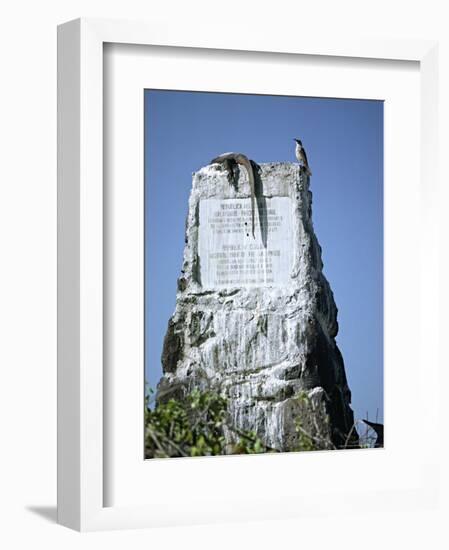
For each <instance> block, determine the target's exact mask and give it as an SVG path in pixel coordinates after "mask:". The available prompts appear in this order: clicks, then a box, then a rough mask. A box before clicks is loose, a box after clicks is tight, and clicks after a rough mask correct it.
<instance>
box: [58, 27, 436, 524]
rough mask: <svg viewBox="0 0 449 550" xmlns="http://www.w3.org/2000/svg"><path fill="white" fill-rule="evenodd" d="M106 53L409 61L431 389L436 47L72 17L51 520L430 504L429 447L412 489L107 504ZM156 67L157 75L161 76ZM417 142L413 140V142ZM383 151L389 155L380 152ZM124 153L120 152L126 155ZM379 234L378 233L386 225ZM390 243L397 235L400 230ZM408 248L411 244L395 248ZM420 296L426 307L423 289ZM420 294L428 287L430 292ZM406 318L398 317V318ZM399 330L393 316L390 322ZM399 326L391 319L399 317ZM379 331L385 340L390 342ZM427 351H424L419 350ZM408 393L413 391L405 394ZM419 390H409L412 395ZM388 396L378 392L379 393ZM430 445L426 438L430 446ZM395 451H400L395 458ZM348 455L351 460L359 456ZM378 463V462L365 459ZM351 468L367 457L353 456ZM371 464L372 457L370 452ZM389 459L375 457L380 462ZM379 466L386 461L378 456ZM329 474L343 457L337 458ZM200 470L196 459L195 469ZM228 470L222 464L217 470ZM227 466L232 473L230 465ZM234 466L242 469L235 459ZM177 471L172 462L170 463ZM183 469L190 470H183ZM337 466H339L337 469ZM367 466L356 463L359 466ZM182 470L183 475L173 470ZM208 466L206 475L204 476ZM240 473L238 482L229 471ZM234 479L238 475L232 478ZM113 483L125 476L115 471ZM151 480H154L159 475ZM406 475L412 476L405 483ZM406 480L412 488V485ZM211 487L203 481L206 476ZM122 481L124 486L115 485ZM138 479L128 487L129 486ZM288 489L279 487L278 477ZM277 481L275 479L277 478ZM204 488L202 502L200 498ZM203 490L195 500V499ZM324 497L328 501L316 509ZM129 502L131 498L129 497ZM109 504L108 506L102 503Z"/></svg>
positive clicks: (64, 32)
mask: <svg viewBox="0 0 449 550" xmlns="http://www.w3.org/2000/svg"><path fill="white" fill-rule="evenodd" d="M105 44H129V45H141V46H145V45H148V46H159V47H161V48H165V49H167V51H171V52H172V55H173V56H174V57H176V54H175V48H186V49H191V48H195V49H198V48H200V49H204V51H217V50H220V51H223V52H227V53H228V54H229V55H230V56H231V57H232V56H238V55H239V54H240V53H241V52H259V53H260V55H261V56H263V55H265V56H269V57H270V59H271V60H272V61H273V60H274V61H275V60H276V59H277V57H276V56H285V55H291V56H304V55H310V56H321V57H323V56H326V59H327V58H328V57H327V56H330V57H329V58H328V59H329V62H330V63H331V62H332V59H335V58H344V59H346V60H348V61H350V60H353V59H354V58H358V59H359V61H358V62H359V63H362V62H363V61H362V60H365V61H366V62H368V60H376V59H379V60H392V61H408V62H415V63H417V64H419V67H418V66H417V70H418V71H419V86H420V113H419V121H420V127H419V126H417V125H414V126H413V128H412V130H411V133H413V132H414V133H415V134H416V132H418V133H419V136H418V137H419V142H420V159H421V162H420V173H419V177H418V178H417V182H418V183H419V188H418V187H416V188H413V192H415V191H416V192H417V193H418V194H419V193H421V196H418V195H417V196H416V197H415V199H416V200H415V203H414V205H415V206H414V207H415V208H416V209H417V210H416V211H413V213H414V214H416V213H417V212H418V213H419V214H420V215H421V216H422V218H421V219H422V222H423V223H422V227H421V232H420V234H419V238H420V239H421V242H422V243H426V248H424V247H423V248H422V250H421V252H422V254H421V255H420V256H419V265H420V270H419V284H420V285H421V286H420V304H419V307H420V313H421V315H420V319H421V322H420V326H419V330H418V333H417V335H414V338H416V340H417V342H419V344H420V345H421V347H422V348H423V349H426V360H427V361H428V367H427V368H426V372H425V373H423V365H422V363H420V364H419V365H420V366H419V365H418V363H417V365H418V366H417V368H419V369H420V370H419V376H422V377H423V376H424V375H425V376H426V379H428V380H430V383H431V384H432V385H434V387H437V385H438V368H439V365H440V361H441V358H440V357H439V355H438V330H436V331H435V326H429V325H428V324H426V322H425V319H429V318H437V317H438V290H439V289H438V280H437V277H436V276H435V274H437V273H438V253H439V251H438V248H437V246H438V239H437V238H436V234H437V232H438V217H437V215H436V212H437V201H438V198H437V197H438V195H437V192H438V187H437V185H438V173H437V162H436V152H437V146H438V128H437V121H438V112H437V101H436V97H437V96H436V94H437V85H436V80H437V75H438V70H439V65H438V63H439V61H438V55H437V44H436V43H435V42H432V41H421V40H406V41H405V40H401V41H396V40H390V41H386V40H373V39H370V40H363V39H358V38H357V37H346V39H341V38H339V39H337V40H335V39H334V37H332V38H327V39H322V38H320V39H315V40H311V39H310V37H303V38H301V37H299V38H296V37H287V36H286V37H285V38H283V39H282V40H281V39H279V37H275V38H271V39H270V38H267V37H260V39H259V40H258V39H256V38H255V36H254V34H252V35H251V39H248V38H246V37H244V36H239V37H232V38H227V37H225V36H224V35H222V34H220V33H211V34H210V35H208V34H207V33H205V35H203V36H202V37H201V38H197V37H192V36H190V35H189V32H188V29H185V28H184V27H183V26H182V25H181V24H180V23H178V24H174V25H173V26H172V27H171V28H170V29H165V28H160V27H158V25H157V24H152V23H137V22H136V23H133V22H120V21H106V20H91V19H82V20H76V21H73V22H69V23H66V24H64V25H61V26H60V27H59V29H58V135H59V138H58V521H59V523H61V524H63V525H66V526H68V527H71V528H74V529H78V530H98V529H117V528H135V527H151V526H160V525H172V524H190V523H205V522H217V521H223V520H227V521H236V520H250V519H263V518H277V517H296V516H301V515H307V514H327V513H329V511H330V510H332V509H335V508H337V507H339V513H341V511H342V510H346V511H348V512H349V511H351V510H353V509H356V508H357V507H359V506H365V507H368V508H369V509H373V510H375V509H376V507H383V508H384V509H385V507H386V506H391V507H394V506H397V505H398V504H400V505H402V506H407V507H409V508H412V509H416V508H418V509H419V508H420V507H421V506H429V505H433V504H434V503H435V502H436V498H437V492H438V478H437V477H436V472H437V465H438V464H439V461H440V460H441V459H440V458H439V457H438V455H437V448H436V446H435V445H434V444H431V445H429V446H428V448H426V450H425V452H423V453H422V454H419V453H418V454H419V456H418V457H417V458H416V463H414V464H413V466H414V468H415V470H416V471H417V469H419V470H420V475H419V476H418V477H416V475H415V474H416V471H415V470H414V473H413V474H411V476H410V478H409V479H410V482H409V483H408V485H407V483H405V485H404V486H402V487H400V488H396V487H393V488H391V489H390V490H388V489H387V488H382V489H379V490H378V491H376V490H371V489H366V488H365V489H363V488H362V490H361V491H360V492H351V490H348V491H347V492H345V491H342V490H341V488H340V489H338V488H334V490H333V492H331V493H329V494H328V493H327V492H326V489H325V487H321V486H318V487H316V491H315V492H314V491H313V490H312V489H309V490H308V492H307V499H305V498H301V497H302V496H304V494H302V493H301V490H300V489H299V488H298V487H297V486H295V485H294V484H293V485H292V487H291V488H289V490H288V491H286V492H284V493H282V492H281V493H280V496H279V499H278V500H276V499H275V495H274V493H273V492H272V493H270V492H268V493H266V497H265V498H261V497H260V495H255V496H253V497H252V498H251V496H250V495H249V496H248V495H247V494H246V495H238V494H236V495H235V496H234V497H233V496H232V495H222V496H220V491H218V494H217V493H216V492H214V490H213V488H212V487H211V485H210V483H209V484H208V483H205V484H204V486H203V489H202V491H203V492H202V493H201V498H198V499H195V498H190V499H187V500H185V499H183V498H181V497H180V498H179V500H177V499H176V498H173V495H172V498H171V500H170V502H169V501H164V499H163V498H162V497H163V495H162V493H161V491H162V485H161V487H159V486H158V487H157V488H156V489H157V490H156V494H155V495H154V497H152V498H153V502H152V503H151V502H149V503H145V502H140V501H138V500H136V502H135V503H134V504H133V503H132V502H129V500H130V498H128V499H127V502H126V504H125V505H123V504H120V505H108V506H105V502H106V501H107V500H108V498H107V495H108V491H109V489H108V487H107V486H106V483H105V480H107V479H108V475H109V474H108V473H107V472H106V471H105V464H106V460H105V449H106V448H107V446H105V444H104V441H105V418H104V412H105V410H107V400H108V399H109V397H108V393H107V392H108V391H109V390H110V388H109V387H108V385H107V384H106V383H105V376H104V374H105V371H104V369H106V368H108V367H107V364H106V363H105V360H104V346H105V341H104V330H103V329H104V322H105V316H104V305H105V304H104V297H105V289H104V262H103V259H104V240H105V235H104V231H105V227H106V228H107V225H106V224H105V222H104V216H103V213H104V182H103V162H104V140H103V129H104V104H103V93H104V89H103V84H104V81H103V76H104V65H103V62H104V46H105ZM159 70H163V69H159ZM415 137H416V135H415ZM387 153H388V151H387ZM124 154H126V153H124ZM403 216H404V218H403V219H404V223H411V220H410V216H409V217H407V215H406V214H403ZM387 230H388V227H387ZM399 235H400V233H399ZM405 244H406V245H407V246H405V247H404V248H407V249H408V248H409V246H408V245H410V243H405ZM424 288H426V289H427V291H426V292H427V293H426V299H425V300H424V298H423V289H424ZM429 289H430V290H429ZM402 314H403V315H404V313H402ZM399 321H400V318H399ZM397 322H398V320H397ZM388 330H389V328H388V323H387V324H386V336H387V338H388ZM429 350H430V351H429ZM414 389H415V387H414ZM417 391H418V390H417ZM387 392H388V388H387ZM437 416H438V403H437V401H436V400H435V401H433V402H432V403H431V404H429V406H428V408H427V410H426V420H432V419H434V420H435V419H436V418H437ZM436 429H437V428H436V423H435V425H434V426H433V427H432V426H431V425H430V424H429V425H428V432H427V435H428V436H429V437H430V436H432V434H433V433H434V431H435V433H436ZM432 440H433V439H432ZM403 450H405V449H403ZM357 452H358V451H357ZM375 455H377V457H381V454H380V453H377V452H376V453H375ZM359 456H360V459H357V458H356V459H351V460H362V461H363V460H366V459H365V458H362V456H366V455H359ZM371 456H373V455H371ZM385 456H387V455H384V457H385ZM265 458H269V459H272V458H273V457H236V458H235V457H232V458H230V457H225V458H224V459H218V461H216V462H215V465H214V466H213V467H211V466H210V464H211V463H213V462H214V461H215V460H216V459H213V460H209V459H192V460H190V461H187V462H185V463H184V464H186V465H185V466H184V467H181V466H179V464H180V463H181V462H182V461H166V462H165V463H164V465H163V468H164V472H163V473H164V474H165V475H169V474H170V470H173V471H174V470H175V469H177V470H178V474H177V475H179V476H181V477H182V476H185V475H186V472H185V469H186V468H187V469H190V472H191V475H193V476H199V475H201V472H205V471H206V470H207V471H208V475H209V476H212V475H215V476H217V473H219V471H220V470H224V469H225V468H226V471H227V472H228V474H229V475H230V472H231V471H233V472H234V474H233V475H237V476H238V475H240V476H242V478H244V477H245V475H249V473H250V471H252V470H257V469H258V468H260V467H261V465H262V464H263V467H265V465H266V463H263V462H262V460H265ZM276 458H279V459H280V460H282V469H283V470H285V472H290V471H293V470H294V468H295V467H297V460H298V454H296V453H289V455H288V456H287V455H284V456H283V457H276ZM387 459H388V456H387ZM387 459H385V458H377V459H376V458H374V459H373V458H371V459H369V460H370V462H369V466H370V467H372V466H373V461H374V464H375V463H376V460H377V461H379V464H380V466H379V467H381V468H384V469H385V470H386V469H387V468H388V460H387ZM301 460H308V465H310V462H311V460H313V461H321V462H322V463H323V464H326V461H327V460H328V458H322V455H320V457H318V455H317V454H315V453H312V456H311V457H310V456H309V457H308V458H304V457H301ZM335 460H336V461H337V460H338V465H339V466H338V467H340V466H341V464H342V460H343V461H344V460H345V459H344V457H341V456H339V457H338V459H337V457H335ZM205 461H206V462H205ZM225 461H226V462H225ZM229 461H232V466H229V465H230V464H231V462H229ZM237 461H240V462H237ZM175 464H176V465H175ZM187 464H188V465H187ZM335 464H337V462H335ZM366 464H367V462H365V465H366ZM182 468H184V472H183V471H182ZM211 468H213V470H212V469H211ZM239 468H241V471H240V473H238V470H239ZM236 472H237V473H236ZM119 475H120V476H121V477H123V476H124V475H125V474H124V472H120V474H119ZM157 475H158V476H159V475H161V474H160V473H158V474H157ZM413 476H415V477H413ZM412 478H413V479H412ZM208 479H209V480H210V479H211V478H210V477H209V478H208ZM125 481H126V480H125ZM137 481H138V480H137ZM287 482H288V478H287ZM282 483H285V479H283V480H282ZM208 491H209V494H208ZM200 492H201V491H200ZM323 495H325V496H326V504H323ZM131 497H132V495H131ZM109 504H110V503H109Z"/></svg>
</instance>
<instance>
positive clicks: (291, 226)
mask: <svg viewBox="0 0 449 550" xmlns="http://www.w3.org/2000/svg"><path fill="white" fill-rule="evenodd" d="M255 194H256V208H255V234H254V235H252V231H251V230H250V227H251V200H250V186H249V182H248V175H247V173H246V170H244V169H240V170H238V174H237V177H236V178H235V183H234V182H231V181H230V178H229V173H228V172H227V170H225V169H224V167H223V166H222V165H220V164H211V165H208V166H205V167H203V168H201V169H200V170H199V171H198V172H196V173H194V174H193V184H192V190H191V194H190V199H189V211H188V216H187V222H186V235H185V248H184V260H183V265H182V270H181V276H180V277H179V279H178V291H177V297H176V309H175V312H174V314H173V316H172V317H171V319H170V320H169V323H168V329H167V333H166V336H165V341H164V347H163V352H162V365H163V376H162V378H161V380H160V382H159V384H158V389H157V400H158V402H163V401H166V400H167V399H169V398H171V397H174V398H177V399H181V400H182V399H183V398H184V397H185V396H186V394H187V393H188V392H189V391H191V390H192V389H193V388H199V389H206V388H207V389H210V388H214V389H216V390H217V391H219V392H220V393H222V394H224V395H226V397H227V400H228V407H229V415H230V418H231V419H232V423H233V425H234V426H235V427H236V428H237V429H238V430H245V431H252V432H255V433H256V434H257V435H258V437H260V438H261V439H262V441H263V442H264V443H265V445H267V446H268V447H270V448H273V449H276V450H279V451H289V450H295V449H297V446H298V437H299V436H300V434H301V432H300V431H298V425H300V426H302V427H303V431H304V433H309V434H310V435H311V436H312V437H313V438H315V439H316V440H318V438H320V439H321V440H322V444H321V445H320V448H342V447H344V446H347V445H348V442H349V443H351V444H352V446H354V445H356V443H357V440H356V433H355V431H354V430H352V432H351V428H352V426H353V423H354V418H353V412H352V410H351V408H350V401H351V393H350V390H349V388H348V384H347V381H346V375H345V369H344V364H343V359H342V356H341V354H340V351H339V349H338V347H337V345H336V342H335V336H336V334H337V332H338V324H337V308H336V305H335V302H334V298H333V294H332V291H331V288H330V286H329V283H328V281H327V280H326V278H325V277H324V275H323V273H322V267H323V264H322V261H321V248H320V245H319V244H318V241H317V238H316V236H315V233H314V230H313V225H312V209H311V205H312V194H311V192H310V191H309V176H308V175H307V174H306V173H305V172H304V171H303V170H302V169H301V168H300V166H299V165H298V164H293V163H266V164H261V165H260V166H259V167H258V170H257V171H256V193H255ZM298 396H305V397H306V400H305V401H304V400H302V399H300V398H299V397H298ZM305 402H306V403H307V406H305V405H304V403H305ZM298 422H299V424H298ZM351 433H352V435H350V434H351ZM348 436H349V437H348ZM228 437H229V438H231V439H232V434H228Z"/></svg>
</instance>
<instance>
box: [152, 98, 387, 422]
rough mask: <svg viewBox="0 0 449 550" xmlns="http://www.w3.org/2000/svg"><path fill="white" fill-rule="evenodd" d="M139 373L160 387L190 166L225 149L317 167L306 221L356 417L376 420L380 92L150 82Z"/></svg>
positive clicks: (379, 402)
mask: <svg viewBox="0 0 449 550" xmlns="http://www.w3.org/2000/svg"><path fill="white" fill-rule="evenodd" d="M144 101H145V192H146V193H145V197H146V198H145V201H146V202H145V219H146V228H145V247H146V249H145V252H146V263H145V284H146V304H145V311H146V318H145V321H146V335H145V342H146V357H145V363H146V364H145V371H146V379H147V381H148V382H149V384H150V386H152V387H155V386H156V384H157V382H158V380H159V378H160V376H161V373H162V369H161V361H160V356H161V350H162V342H163V338H164V335H165V331H166V328H167V323H168V320H169V318H170V316H171V315H172V313H173V311H174V307H175V301H176V280H177V277H178V276H179V272H180V269H181V264H182V255H183V248H184V227H185V218H186V215H187V206H188V198H189V193H190V187H191V180H192V172H194V171H196V170H198V169H199V168H200V167H201V166H204V165H206V164H208V163H209V162H210V160H211V159H212V158H213V157H215V156H217V155H218V154H220V153H223V152H226V151H238V152H242V153H244V154H246V155H247V156H248V157H250V158H252V159H253V160H255V161H256V162H258V163H262V162H281V161H288V162H295V161H296V159H295V156H294V142H293V138H294V137H299V138H300V139H301V140H302V142H303V144H304V146H305V148H306V151H307V156H308V159H309V164H310V167H311V170H312V172H313V176H312V178H311V185H310V189H311V191H312V193H313V224H314V228H315V233H316V235H317V237H318V241H319V242H320V244H321V247H322V249H323V253H322V254H323V263H324V274H325V276H326V278H327V279H328V280H329V282H330V285H331V287H332V290H333V292H334V297H335V301H336V304H337V307H338V310H339V312H338V321H339V325H340V331H339V334H338V336H337V343H338V346H339V348H340V350H341V352H342V355H343V358H344V361H345V367H346V374H347V376H348V381H349V386H350V388H351V391H352V406H353V409H354V412H355V415H356V418H365V417H366V413H367V411H368V414H369V418H370V419H371V420H374V419H375V417H376V411H377V409H379V417H378V418H379V421H380V422H383V102H381V101H370V100H352V99H324V98H303V97H285V96H259V95H258V96H255V95H242V94H219V93H203V92H172V91H163V90H160V91H157V90H146V91H145V96H144Z"/></svg>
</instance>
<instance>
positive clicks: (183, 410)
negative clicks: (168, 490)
mask: <svg viewBox="0 0 449 550" xmlns="http://www.w3.org/2000/svg"><path fill="white" fill-rule="evenodd" d="M150 396H151V394H150V395H149V396H148V397H147V402H146V406H145V457H146V458H164V457H180V456H210V455H222V454H249V453H265V452H268V451H272V450H273V449H269V448H268V447H266V446H265V445H264V444H263V442H262V440H261V439H260V438H258V437H257V435H256V434H255V433H253V432H243V431H240V430H237V429H235V428H233V427H232V426H231V423H230V421H229V418H228V412H227V401H226V399H225V398H224V397H222V396H220V395H218V394H217V393H215V392H212V391H203V392H201V391H199V390H197V389H195V390H193V391H192V392H191V393H190V394H189V395H188V396H187V398H186V399H185V400H184V401H182V402H181V401H177V400H175V399H170V400H168V401H167V402H166V403H159V404H158V405H157V406H156V407H155V409H154V410H152V409H150V407H149V399H150ZM226 433H228V434H231V435H232V437H231V439H232V440H234V441H235V443H228V444H227V443H226V437H225V434H226Z"/></svg>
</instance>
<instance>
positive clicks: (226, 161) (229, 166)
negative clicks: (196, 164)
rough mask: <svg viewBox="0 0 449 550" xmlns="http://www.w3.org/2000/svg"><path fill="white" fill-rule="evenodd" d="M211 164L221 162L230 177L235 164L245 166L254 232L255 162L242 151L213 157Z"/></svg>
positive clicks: (232, 175) (232, 174)
mask: <svg viewBox="0 0 449 550" xmlns="http://www.w3.org/2000/svg"><path fill="white" fill-rule="evenodd" d="M210 163H211V164H223V165H224V166H225V169H226V170H227V171H228V172H229V174H230V177H231V178H233V177H234V167H235V165H236V164H240V165H241V166H244V167H245V168H246V171H247V172H248V181H249V187H250V190H251V223H252V233H253V237H255V234H254V211H255V204H256V191H255V190H256V182H255V177H254V166H255V167H256V168H257V164H256V163H255V162H254V161H252V160H250V159H249V158H248V157H247V156H245V155H243V154H242V153H223V154H222V155H219V156H218V157H215V158H214V159H212V160H211V161H210Z"/></svg>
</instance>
